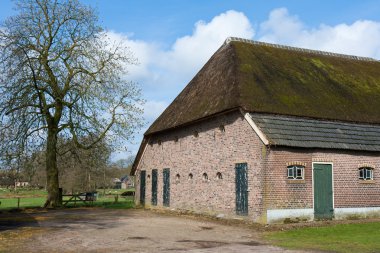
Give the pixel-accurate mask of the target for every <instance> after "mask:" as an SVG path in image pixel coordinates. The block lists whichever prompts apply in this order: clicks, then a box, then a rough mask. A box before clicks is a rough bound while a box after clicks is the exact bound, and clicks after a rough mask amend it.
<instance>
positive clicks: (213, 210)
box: [136, 112, 265, 220]
mask: <svg viewBox="0 0 380 253" xmlns="http://www.w3.org/2000/svg"><path fill="white" fill-rule="evenodd" d="M195 132H197V133H198V136H197V137H196V134H195ZM151 141H152V142H151V144H148V145H147V147H146V150H145V152H144V154H143V156H142V158H141V160H140V163H139V165H138V168H137V171H136V175H139V171H140V170H146V171H147V175H148V177H150V178H147V181H146V182H147V184H146V203H147V204H150V203H151V184H152V180H151V174H152V172H151V171H152V169H158V194H157V195H158V206H159V207H162V191H163V189H162V187H163V175H162V170H163V169H164V168H170V181H171V191H170V194H171V196H170V208H177V209H187V210H193V211H199V212H205V213H209V214H224V215H226V216H233V215H235V164H236V163H244V162H245V163H247V164H248V185H249V190H250V192H249V195H248V198H249V200H248V203H249V217H250V218H251V219H253V220H258V218H259V216H260V215H261V212H262V197H261V196H262V192H261V190H262V188H263V187H262V184H263V170H262V167H263V162H262V161H263V159H262V155H263V152H262V150H263V147H264V146H263V144H262V142H261V141H260V140H259V138H258V137H257V136H256V135H255V134H254V132H253V130H252V128H251V126H250V125H249V124H248V123H247V122H246V120H245V119H244V117H243V116H242V114H241V113H240V112H232V113H228V114H225V115H222V116H219V117H217V118H213V119H210V120H207V121H204V122H200V123H197V124H194V125H191V126H188V127H184V128H181V129H178V130H175V131H171V132H170V133H164V134H160V135H156V136H154V137H153V139H152V140H151ZM264 151H265V147H264ZM264 154H265V152H264ZM218 172H220V173H221V174H222V179H218V178H217V173H218ZM190 173H191V174H193V179H189V174H190ZM204 173H207V175H208V180H204V179H203V177H202V175H203V174H204ZM177 174H179V176H180V179H179V180H176V175H177ZM137 178H139V177H137ZM136 200H137V201H138V200H139V180H137V185H136Z"/></svg>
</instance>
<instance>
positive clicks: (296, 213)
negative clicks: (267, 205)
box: [267, 208, 314, 223]
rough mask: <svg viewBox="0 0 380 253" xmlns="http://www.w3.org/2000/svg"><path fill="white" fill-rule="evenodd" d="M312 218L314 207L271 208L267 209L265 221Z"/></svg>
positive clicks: (274, 221)
mask: <svg viewBox="0 0 380 253" xmlns="http://www.w3.org/2000/svg"><path fill="white" fill-rule="evenodd" d="M286 218H290V219H296V218H299V219H306V220H313V219H314V209H312V208H305V209H272V210H267V223H276V222H282V221H283V220H284V219H286Z"/></svg>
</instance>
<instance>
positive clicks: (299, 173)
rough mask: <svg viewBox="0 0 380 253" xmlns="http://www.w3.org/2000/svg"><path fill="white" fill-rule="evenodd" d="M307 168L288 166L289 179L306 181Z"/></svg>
mask: <svg viewBox="0 0 380 253" xmlns="http://www.w3.org/2000/svg"><path fill="white" fill-rule="evenodd" d="M304 169H305V167H304V166H300V165H292V166H288V179H304V174H305V172H304V171H305V170H304Z"/></svg>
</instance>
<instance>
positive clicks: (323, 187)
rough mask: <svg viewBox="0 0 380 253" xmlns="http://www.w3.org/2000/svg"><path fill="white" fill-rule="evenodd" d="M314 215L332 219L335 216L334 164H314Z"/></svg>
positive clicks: (318, 217) (319, 217) (317, 217)
mask: <svg viewBox="0 0 380 253" xmlns="http://www.w3.org/2000/svg"><path fill="white" fill-rule="evenodd" d="M313 178H314V217H315V219H332V218H333V217H334V205H333V187H332V165H331V164H314V166H313Z"/></svg>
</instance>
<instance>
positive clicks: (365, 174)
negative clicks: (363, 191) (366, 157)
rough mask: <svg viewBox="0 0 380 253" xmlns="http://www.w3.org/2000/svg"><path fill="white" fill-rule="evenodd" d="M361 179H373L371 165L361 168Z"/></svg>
mask: <svg viewBox="0 0 380 253" xmlns="http://www.w3.org/2000/svg"><path fill="white" fill-rule="evenodd" d="M359 179H360V180H373V168H370V167H361V168H359Z"/></svg>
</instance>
